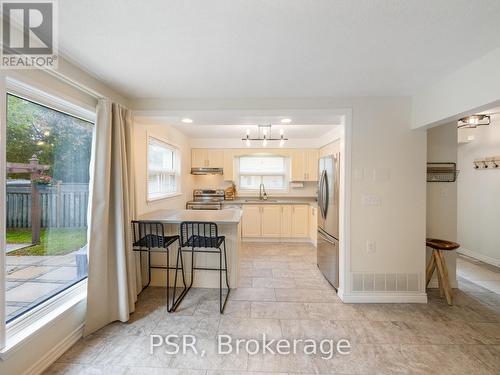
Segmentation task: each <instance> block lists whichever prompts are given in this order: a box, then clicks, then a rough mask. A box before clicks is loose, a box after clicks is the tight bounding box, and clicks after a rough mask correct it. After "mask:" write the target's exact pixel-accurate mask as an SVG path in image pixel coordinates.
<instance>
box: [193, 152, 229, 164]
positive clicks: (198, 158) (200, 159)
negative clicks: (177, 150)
mask: <svg viewBox="0 0 500 375" xmlns="http://www.w3.org/2000/svg"><path fill="white" fill-rule="evenodd" d="M191 168H224V150H222V149H207V148H193V149H192V150H191Z"/></svg>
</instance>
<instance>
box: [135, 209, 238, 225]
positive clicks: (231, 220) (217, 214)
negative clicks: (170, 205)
mask: <svg viewBox="0 0 500 375" xmlns="http://www.w3.org/2000/svg"><path fill="white" fill-rule="evenodd" d="M241 214H242V211H241V210H240V209H237V208H235V209H232V208H229V209H224V210H157V211H153V212H150V213H147V214H144V215H141V216H139V220H144V221H159V222H162V223H165V224H179V223H181V222H182V221H206V222H212V223H216V224H238V223H239V222H240V221H241Z"/></svg>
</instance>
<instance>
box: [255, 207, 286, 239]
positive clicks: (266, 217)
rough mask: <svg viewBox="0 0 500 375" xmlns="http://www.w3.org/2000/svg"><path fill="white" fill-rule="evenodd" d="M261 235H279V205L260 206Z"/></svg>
mask: <svg viewBox="0 0 500 375" xmlns="http://www.w3.org/2000/svg"><path fill="white" fill-rule="evenodd" d="M260 220H261V228H262V232H261V233H262V237H280V236H281V207H280V206H278V205H267V204H266V205H262V206H261V217H260Z"/></svg>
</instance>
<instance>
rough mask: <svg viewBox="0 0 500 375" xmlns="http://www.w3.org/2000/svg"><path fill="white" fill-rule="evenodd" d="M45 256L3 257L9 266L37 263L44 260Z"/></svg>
mask: <svg viewBox="0 0 500 375" xmlns="http://www.w3.org/2000/svg"><path fill="white" fill-rule="evenodd" d="M45 258H47V257H44V256H24V255H17V256H16V255H7V256H6V257H5V260H6V263H7V265H9V266H15V265H21V264H26V265H29V264H34V263H38V262H40V261H41V260H44V259H45Z"/></svg>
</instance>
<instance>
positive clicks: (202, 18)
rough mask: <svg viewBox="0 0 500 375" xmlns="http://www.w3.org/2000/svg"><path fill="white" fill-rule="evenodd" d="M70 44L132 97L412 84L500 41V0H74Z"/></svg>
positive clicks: (408, 88)
mask: <svg viewBox="0 0 500 375" xmlns="http://www.w3.org/2000/svg"><path fill="white" fill-rule="evenodd" d="M59 19H60V30H59V38H60V49H61V52H62V53H63V55H65V56H66V57H68V58H69V59H70V60H71V61H73V62H74V63H76V64H78V65H80V66H81V67H82V68H84V69H86V70H87V71H89V72H90V73H92V74H94V75H95V76H97V77H98V78H100V79H102V80H104V81H105V82H106V83H108V84H109V85H111V86H112V87H114V88H115V89H117V90H118V91H120V92H122V93H123V94H125V95H126V96H129V97H131V98H152V97H157V98H160V97H161V98H234V97H237V98H259V97H260V98H269V97H326V96H328V97H329V96H351V95H353V96H362V95H411V94H413V93H415V91H416V90H418V89H419V88H421V87H423V86H425V85H427V84H430V83H432V82H433V80H436V79H438V78H440V77H442V76H443V75H444V74H446V73H449V72H451V71H453V70H455V69H457V68H458V67H460V66H462V65H464V64H466V63H467V62H469V61H472V60H474V59H476V58H478V57H480V56H482V55H484V54H486V53H487V52H489V51H490V50H492V49H494V48H496V47H498V46H500V22H499V19H500V1H498V0H473V1H471V0H404V1H397V0H356V1H352V0H315V1H310V0H251V1H250V0H231V1H229V0H210V1H207V0H148V1H138V0H136V1H134V0H121V1H119V2H117V1H112V0H86V1H82V0H64V1H60V2H59Z"/></svg>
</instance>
